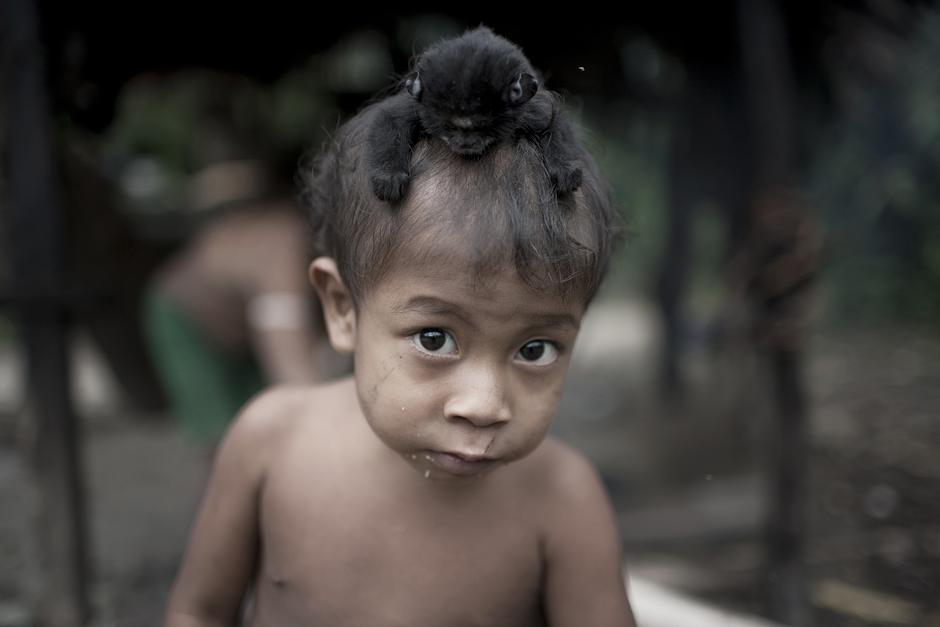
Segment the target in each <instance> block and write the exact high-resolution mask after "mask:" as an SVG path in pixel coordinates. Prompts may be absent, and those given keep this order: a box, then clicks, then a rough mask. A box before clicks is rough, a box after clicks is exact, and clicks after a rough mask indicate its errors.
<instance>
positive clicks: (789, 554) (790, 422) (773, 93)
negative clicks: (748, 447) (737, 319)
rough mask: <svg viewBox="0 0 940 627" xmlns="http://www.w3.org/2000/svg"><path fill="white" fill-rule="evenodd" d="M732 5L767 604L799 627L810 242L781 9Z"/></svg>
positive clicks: (753, 0)
mask: <svg viewBox="0 0 940 627" xmlns="http://www.w3.org/2000/svg"><path fill="white" fill-rule="evenodd" d="M738 7H739V27H740V32H741V48H742V50H741V52H742V60H743V69H744V77H745V84H746V87H747V98H746V103H747V106H748V110H749V111H748V112H749V122H750V128H751V139H752V143H753V156H754V164H753V165H754V168H755V169H754V173H753V178H752V181H751V190H750V198H751V201H750V203H749V216H748V226H749V228H748V235H747V237H746V239H745V242H744V247H743V251H742V256H741V257H740V258H739V259H738V260H737V261H736V263H737V267H738V270H739V272H738V273H737V276H738V277H739V278H740V279H741V282H740V284H739V286H738V287H739V288H740V292H741V293H742V294H743V295H744V296H746V298H747V299H748V300H749V301H750V303H751V306H752V308H753V313H754V317H753V324H754V329H753V330H754V333H755V340H756V342H757V344H758V347H759V350H760V351H761V353H762V355H763V358H764V361H765V363H766V366H767V373H768V377H769V378H770V379H771V382H772V383H771V385H770V386H769V387H770V394H771V398H772V400H773V418H772V420H773V422H772V424H773V428H772V433H771V434H770V437H769V438H768V439H767V442H768V446H769V447H771V450H769V451H767V453H768V454H767V455H766V456H765V457H766V459H767V462H768V477H769V479H770V492H769V493H770V508H769V511H768V517H767V525H766V534H767V536H766V548H767V560H768V564H767V566H768V579H767V581H768V597H767V600H768V608H769V610H770V613H771V616H772V617H773V618H774V619H776V620H778V621H781V622H783V623H786V624H787V625H794V626H797V627H804V626H807V625H810V624H811V622H812V618H811V611H810V605H809V602H808V594H807V587H808V581H807V576H806V572H805V569H804V560H803V558H804V549H805V538H806V516H807V511H806V510H807V486H806V478H807V472H806V471H807V468H808V465H809V458H808V454H807V441H806V440H807V435H806V431H807V429H806V422H807V403H806V397H805V393H804V382H803V352H804V334H803V329H804V328H805V324H806V319H805V318H806V315H807V311H806V308H805V303H806V287H807V284H808V282H809V280H810V279H811V278H812V276H813V275H814V274H815V271H816V266H817V261H818V258H817V255H816V252H817V250H818V248H817V238H816V236H815V233H814V230H813V229H812V227H811V223H810V221H809V216H808V215H807V213H806V211H805V203H804V202H803V200H802V197H801V195H800V194H799V191H798V190H797V189H796V184H797V183H796V182H797V172H796V169H797V162H796V154H797V149H798V145H797V138H798V137H799V133H798V128H797V126H798V125H797V117H796V115H795V106H796V102H797V98H796V87H795V83H794V77H793V71H792V67H791V63H790V55H789V50H788V45H787V39H786V35H787V30H786V24H785V23H784V19H783V15H782V12H781V9H780V6H779V5H778V4H777V2H776V1H775V0H739V3H738Z"/></svg>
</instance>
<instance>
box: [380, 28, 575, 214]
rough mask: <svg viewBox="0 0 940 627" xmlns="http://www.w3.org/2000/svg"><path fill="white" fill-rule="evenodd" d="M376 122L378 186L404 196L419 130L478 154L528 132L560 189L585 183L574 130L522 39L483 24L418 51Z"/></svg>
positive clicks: (394, 197)
mask: <svg viewBox="0 0 940 627" xmlns="http://www.w3.org/2000/svg"><path fill="white" fill-rule="evenodd" d="M378 106H379V111H378V113H377V115H376V118H375V120H374V121H373V123H372V126H371V128H370V132H369V137H368V155H369V157H368V159H369V162H368V163H369V168H370V174H371V182H372V190H373V192H374V193H375V195H376V196H377V197H378V198H379V199H381V200H385V201H391V202H395V201H398V200H401V198H402V197H404V195H405V192H406V191H407V189H408V183H409V181H410V178H411V175H410V173H409V164H410V162H411V150H412V147H413V146H414V144H415V143H416V142H417V140H418V138H419V137H420V136H421V134H426V135H431V136H435V137H438V138H440V139H441V140H443V141H444V142H445V143H446V144H447V146H448V147H449V148H450V149H451V150H452V151H454V152H455V153H457V154H459V155H461V156H464V157H467V158H473V157H478V156H480V155H482V154H483V153H484V152H485V151H486V150H487V149H488V148H490V147H491V146H493V145H495V144H498V143H499V142H502V141H505V140H508V139H513V138H518V137H526V138H528V139H530V140H532V141H535V142H537V143H538V144H539V145H540V146H541V148H542V155H543V160H544V162H545V167H546V170H547V171H548V174H549V176H550V177H551V180H552V183H553V184H554V186H555V189H556V191H557V192H558V193H559V194H567V193H570V192H573V191H574V190H576V189H577V188H578V187H579V186H580V185H581V169H580V168H579V167H578V166H577V162H578V161H577V155H576V153H575V141H574V131H573V129H572V127H571V125H570V123H569V122H568V120H567V118H566V117H565V116H564V114H562V113H561V112H560V111H559V110H558V107H557V105H556V102H555V100H554V98H553V97H552V95H551V94H550V93H548V92H545V91H544V90H543V91H539V79H538V78H537V73H536V71H535V70H534V69H533V68H532V65H531V64H530V63H529V60H528V59H527V58H526V57H525V55H524V54H523V53H522V50H520V49H519V47H518V46H516V45H515V44H513V43H511V42H509V41H508V40H506V39H504V38H502V37H500V36H498V35H496V34H494V33H493V31H491V30H490V29H489V28H486V27H485V26H480V27H478V28H476V29H474V30H471V31H467V32H466V33H464V34H463V35H461V36H460V37H456V38H453V39H447V40H444V41H441V42H439V43H437V44H435V45H434V46H431V47H430V48H428V49H427V50H426V51H425V52H424V53H423V54H421V55H420V57H419V58H418V60H417V62H416V63H415V65H414V69H413V70H412V71H411V72H410V73H409V74H408V76H407V78H406V79H405V80H404V81H403V83H402V88H401V90H400V91H399V92H398V93H396V94H394V95H392V96H390V97H388V98H387V99H386V100H384V101H382V102H381V103H380V104H379V105H378Z"/></svg>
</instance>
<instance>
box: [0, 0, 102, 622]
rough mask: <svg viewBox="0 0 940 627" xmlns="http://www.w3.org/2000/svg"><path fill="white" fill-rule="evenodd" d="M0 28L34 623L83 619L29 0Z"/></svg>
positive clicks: (59, 276) (18, 2)
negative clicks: (26, 416) (35, 561)
mask: <svg viewBox="0 0 940 627" xmlns="http://www.w3.org/2000/svg"><path fill="white" fill-rule="evenodd" d="M0 31H2V32H0V44H2V62H3V66H2V67H3V74H2V77H3V79H4V93H5V95H6V106H5V117H6V142H7V143H6V149H7V151H8V152H7V155H6V157H7V159H6V163H7V165H8V168H9V169H8V189H7V191H8V198H9V209H10V214H9V215H10V218H11V222H10V226H11V228H10V236H11V239H12V253H13V254H12V259H11V262H12V264H11V265H12V269H13V272H12V274H13V283H14V285H13V288H14V292H13V297H14V299H15V302H16V303H17V304H18V305H19V313H20V322H21V327H20V328H21V330H22V338H23V341H24V344H25V347H26V352H27V358H28V385H29V392H28V398H29V407H30V414H31V417H32V418H33V420H34V424H33V425H31V426H32V427H33V430H34V432H35V442H34V449H33V451H32V453H33V456H34V459H33V462H34V464H33V467H34V471H35V479H36V482H37V484H38V492H39V495H38V496H39V504H38V505H39V512H38V523H39V524H38V527H37V530H36V533H37V534H38V538H37V540H38V541H37V542H36V544H37V547H36V548H37V549H38V551H39V556H38V558H39V562H40V572H41V577H42V581H41V582H40V585H41V588H40V592H39V594H40V598H39V599H38V601H39V617H38V618H39V622H40V624H42V625H53V626H56V627H58V626H62V627H73V626H75V627H77V626H79V625H83V624H85V622H86V620H87V617H88V606H87V603H86V589H85V585H86V574H87V568H86V554H85V529H84V511H83V510H84V507H83V506H84V503H83V494H82V472H81V463H80V455H79V452H80V449H79V446H78V443H77V440H78V433H77V430H78V426H77V424H76V420H75V416H74V414H73V412H72V407H71V403H70V386H69V373H68V359H67V353H66V336H67V319H68V310H67V302H66V299H65V297H64V295H63V290H64V282H63V272H64V268H63V265H64V263H63V261H64V254H63V251H64V241H63V240H64V233H63V220H62V212H61V210H60V206H59V197H58V185H59V180H58V172H57V168H56V164H55V158H54V154H55V150H54V136H53V130H52V117H51V112H50V106H49V100H48V96H47V91H46V85H45V68H44V65H43V62H44V59H43V55H42V48H41V46H40V42H39V38H38V27H37V23H36V7H35V6H34V3H33V2H31V0H6V1H5V2H2V3H0Z"/></svg>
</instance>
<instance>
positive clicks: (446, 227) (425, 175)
mask: <svg viewBox="0 0 940 627" xmlns="http://www.w3.org/2000/svg"><path fill="white" fill-rule="evenodd" d="M552 97H553V98H554V96H552ZM376 110H377V105H376V104H373V105H371V106H370V107H367V108H366V109H364V110H363V111H361V112H360V113H359V114H358V115H356V116H355V117H353V118H352V119H350V120H349V121H348V122H346V123H345V124H344V125H343V126H341V127H340V128H339V130H338V131H337V132H336V134H335V135H334V136H333V137H332V138H331V139H330V140H328V141H327V142H326V145H325V146H324V147H323V149H322V150H321V152H320V154H319V155H317V157H316V159H315V160H314V161H313V163H312V165H308V166H305V167H304V168H303V169H302V171H301V176H302V185H303V194H302V198H303V200H304V203H305V205H306V206H307V208H308V209H309V212H310V218H311V223H312V227H313V240H314V241H313V245H314V254H315V255H326V256H330V257H333V258H334V259H335V260H336V263H337V266H338V268H339V271H340V274H341V275H342V277H343V280H344V281H345V283H346V286H347V288H348V289H349V290H350V293H351V294H352V297H353V300H354V302H356V303H359V302H361V299H362V297H363V296H364V295H365V294H366V293H367V291H368V289H369V288H370V287H372V286H373V285H374V284H375V283H376V282H377V281H379V280H380V279H381V278H382V277H383V276H384V273H385V272H386V271H388V269H389V268H390V267H391V264H392V263H393V262H399V261H402V260H411V261H421V255H422V252H421V249H422V248H425V249H426V248H427V247H422V246H420V242H422V241H431V240H427V239H425V238H435V237H450V238H454V237H455V236H456V237H458V238H460V240H458V241H463V242H466V245H467V248H468V249H469V254H470V259H471V261H470V264H471V267H472V268H473V270H474V271H475V274H476V276H477V277H479V278H480V279H481V280H482V279H484V278H485V277H486V276H490V275H492V273H493V271H496V270H498V269H500V268H502V267H504V266H505V265H506V263H507V262H508V263H511V264H512V265H513V266H514V267H515V269H516V271H517V272H518V274H519V277H520V278H521V279H522V280H523V281H524V282H525V283H526V284H527V285H529V286H530V287H531V288H533V289H535V290H539V291H553V292H555V293H558V294H560V295H561V296H563V297H565V298H570V297H580V298H582V299H583V300H584V302H585V303H587V302H588V301H589V300H590V299H591V298H592V297H593V296H594V294H595V293H596V291H597V288H598V287H599V285H600V282H601V279H602V278H603V276H604V274H605V272H606V270H607V266H608V262H609V259H610V255H611V252H612V249H613V247H614V245H615V243H616V242H617V240H618V239H619V236H620V234H621V231H622V229H621V224H620V220H619V216H618V214H617V212H616V210H615V208H614V205H613V202H612V199H611V196H610V193H609V190H608V186H607V183H606V181H605V179H604V178H603V176H602V175H601V174H600V171H599V169H598V167H597V165H596V163H595V162H594V159H593V158H592V157H591V155H590V154H589V153H588V151H587V150H586V149H585V148H584V146H583V145H582V144H581V142H580V141H577V140H572V142H573V143H574V144H575V145H574V146H571V150H572V152H573V153H575V154H577V155H578V157H579V160H580V166H581V169H582V172H583V182H582V185H581V188H580V189H579V190H577V191H576V192H574V193H572V194H567V195H562V196H558V195H557V194H556V193H555V189H554V186H553V185H552V183H551V181H550V179H549V175H548V173H547V172H546V170H545V167H544V163H543V161H542V158H541V157H542V156H541V154H540V153H539V148H538V146H537V145H536V144H534V143H532V142H529V141H528V140H526V139H520V140H518V141H510V142H505V143H503V144H501V145H499V146H496V147H494V148H493V149H492V150H490V151H489V152H487V153H486V154H485V155H483V156H482V157H479V158H477V159H466V158H463V157H460V156H458V155H455V154H454V153H453V152H452V151H451V150H450V149H448V148H447V146H446V145H445V144H444V143H443V142H442V141H440V140H438V139H434V138H427V139H422V140H421V141H419V143H418V144H417V145H416V146H415V148H414V152H413V154H412V160H411V168H412V170H411V171H412V178H413V182H412V185H411V187H410V188H409V190H408V194H407V195H406V196H405V198H404V199H403V200H402V201H401V202H400V203H391V204H390V203H386V202H383V201H380V200H378V199H377V198H376V197H375V196H374V194H373V193H372V188H371V186H370V180H369V172H368V168H367V167H366V163H365V158H366V154H365V153H366V149H367V147H366V139H367V137H368V133H369V128H370V124H371V123H372V121H373V119H374V116H375V113H376ZM558 115H564V113H562V112H561V110H560V109H559V112H558Z"/></svg>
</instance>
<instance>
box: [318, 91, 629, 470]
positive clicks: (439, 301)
mask: <svg viewBox="0 0 940 627" xmlns="http://www.w3.org/2000/svg"><path fill="white" fill-rule="evenodd" d="M373 113H374V109H367V110H366V111H364V112H363V113H361V114H360V115H359V116H357V117H356V118H354V119H353V120H352V121H351V122H349V123H347V124H346V126H344V127H343V128H342V129H340V131H339V133H338V134H337V136H336V137H335V139H334V140H333V141H332V142H331V143H330V145H329V147H328V149H327V150H326V151H325V152H324V153H323V155H322V156H321V158H320V160H319V161H318V163H317V166H316V167H315V168H314V169H313V171H312V173H311V177H310V179H309V180H308V190H307V192H308V193H307V200H308V204H309V206H310V209H311V211H312V218H313V223H314V232H315V238H316V241H315V245H316V249H317V250H316V252H317V254H319V255H323V256H322V257H320V258H318V259H316V260H315V261H314V263H313V265H312V266H311V279H312V280H313V283H314V285H315V286H316V287H317V290H318V292H319V294H320V297H321V300H322V302H323V305H324V309H325V314H326V320H327V326H328V330H329V332H330V339H331V341H332V342H333V345H334V347H336V348H338V349H340V350H347V351H352V352H353V353H354V363H355V379H356V388H357V391H358V397H359V407H360V408H361V410H362V413H363V415H364V417H365V418H366V420H367V422H368V423H369V425H370V427H371V428H372V431H373V432H374V433H375V434H376V435H377V436H378V437H379V439H380V440H381V441H382V442H383V443H384V444H385V445H386V446H387V449H386V450H388V449H390V450H391V451H394V452H395V453H397V454H398V455H399V456H401V457H402V458H403V459H405V460H406V461H407V462H409V464H410V465H411V466H412V467H414V468H415V469H417V470H418V471H419V472H420V473H422V474H423V475H424V476H425V477H429V478H439V479H448V480H453V479H455V478H458V479H463V478H466V477H478V476H482V475H484V474H486V473H487V472H488V471H489V470H491V469H492V468H495V467H496V466H498V465H500V464H503V463H507V462H510V461H513V460H516V459H519V458H521V457H523V456H525V455H527V454H528V453H530V452H532V451H533V450H534V449H535V448H536V447H537V446H538V444H539V443H540V442H541V441H542V440H543V439H544V437H545V434H546V433H547V431H548V428H549V424H550V421H551V418H552V416H553V415H554V413H555V410H556V407H557V402H558V398H559V396H560V394H561V388H562V383H563V380H564V375H565V372H566V370H567V365H568V362H569V358H570V354H571V349H572V348H573V345H574V341H575V338H576V336H577V332H578V327H579V324H580V321H581V317H582V315H583V313H584V309H585V307H586V305H587V303H588V302H589V301H590V299H591V298H592V296H593V295H594V293H595V292H596V290H597V288H598V285H599V283H600V280H601V277H602V276H603V274H604V271H605V269H606V267H607V263H608V259H609V256H610V252H611V248H612V244H613V241H614V239H615V237H616V235H617V232H618V228H617V227H618V224H617V220H616V214H615V212H614V209H613V207H612V204H611V202H610V199H609V196H608V193H607V191H606V186H605V184H604V181H603V180H602V178H601V176H600V174H599V173H598V170H597V167H596V166H595V164H594V162H593V160H592V159H591V157H590V155H588V153H587V152H586V151H585V150H584V149H583V148H582V147H580V146H578V147H576V149H577V150H576V152H577V154H579V155H581V161H582V163H581V164H580V165H581V168H582V170H583V172H584V181H583V184H582V186H581V188H580V189H579V190H577V191H576V192H575V193H573V194H571V195H569V196H567V197H564V198H558V197H557V196H556V194H555V192H554V190H553V189H552V186H551V184H550V182H549V178H548V175H547V173H546V171H545V169H544V167H543V165H542V161H541V155H540V154H539V150H538V148H537V147H536V146H534V145H532V144H530V143H528V142H527V141H525V140H520V141H518V142H514V143H513V142H507V143H504V144H501V145H498V146H495V147H494V148H493V149H492V150H490V151H489V152H487V153H486V154H485V155H483V156H482V157H481V158H479V159H475V160H467V159H464V158H462V157H459V156H456V155H454V154H452V153H451V152H450V151H449V150H448V149H447V147H446V146H445V145H444V144H443V143H442V142H440V141H439V140H434V139H431V140H422V141H420V142H419V143H418V144H417V146H416V148H415V150H414V154H413V157H412V180H411V184H410V187H409V191H408V195H407V196H406V197H405V199H404V200H403V201H402V202H401V203H400V204H399V205H390V204H387V203H384V202H381V201H379V200H377V199H376V198H375V197H374V196H373V193H372V188H371V186H370V183H369V179H368V173H367V172H366V171H365V170H366V168H365V167H363V162H364V160H363V148H364V146H365V136H366V132H367V129H368V128H369V126H368V125H369V123H370V122H371V116H372V114H373Z"/></svg>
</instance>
